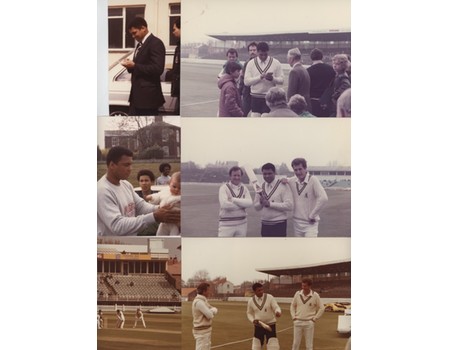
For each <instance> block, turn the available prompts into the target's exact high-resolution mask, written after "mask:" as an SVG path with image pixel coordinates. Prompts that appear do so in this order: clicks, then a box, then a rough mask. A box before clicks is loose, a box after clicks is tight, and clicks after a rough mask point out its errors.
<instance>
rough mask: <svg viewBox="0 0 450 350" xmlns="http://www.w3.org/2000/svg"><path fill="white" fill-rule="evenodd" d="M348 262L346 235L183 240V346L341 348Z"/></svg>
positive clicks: (345, 336) (345, 338)
mask: <svg viewBox="0 0 450 350" xmlns="http://www.w3.org/2000/svg"><path fill="white" fill-rule="evenodd" d="M350 257H351V241H350V238H303V239H298V238H264V239H261V238H248V237H247V238H185V239H183V245H182V260H183V265H182V279H183V286H182V343H183V347H186V348H197V349H235V350H238V349H239V350H241V349H244V348H245V349H252V350H260V349H261V350H262V349H267V350H278V349H292V350H299V349H306V350H312V349H316V350H321V349H322V350H325V349H336V350H340V349H342V350H344V349H349V348H350V340H351V259H350Z"/></svg>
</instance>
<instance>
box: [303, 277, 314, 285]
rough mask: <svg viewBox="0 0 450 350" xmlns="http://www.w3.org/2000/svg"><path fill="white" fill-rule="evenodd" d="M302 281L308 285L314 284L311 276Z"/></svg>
mask: <svg viewBox="0 0 450 350" xmlns="http://www.w3.org/2000/svg"><path fill="white" fill-rule="evenodd" d="M302 283H306V284H307V285H308V286H310V287H311V286H312V283H313V282H312V279H311V278H304V279H302Z"/></svg>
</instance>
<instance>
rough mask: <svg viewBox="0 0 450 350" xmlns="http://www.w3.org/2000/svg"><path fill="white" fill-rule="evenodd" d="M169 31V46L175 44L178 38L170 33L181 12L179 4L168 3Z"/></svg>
mask: <svg viewBox="0 0 450 350" xmlns="http://www.w3.org/2000/svg"><path fill="white" fill-rule="evenodd" d="M169 13H170V15H169V33H170V38H169V45H171V46H175V45H176V44H177V42H178V38H177V37H175V36H174V35H173V33H172V31H173V24H174V23H175V21H176V20H177V19H178V18H180V14H181V4H180V3H177V4H169Z"/></svg>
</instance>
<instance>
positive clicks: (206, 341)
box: [192, 328, 212, 350]
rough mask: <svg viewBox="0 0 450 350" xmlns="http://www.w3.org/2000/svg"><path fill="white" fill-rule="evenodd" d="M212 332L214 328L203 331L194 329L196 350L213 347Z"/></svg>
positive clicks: (205, 349) (208, 349) (207, 349)
mask: <svg viewBox="0 0 450 350" xmlns="http://www.w3.org/2000/svg"><path fill="white" fill-rule="evenodd" d="M211 333H212V328H209V329H206V330H201V331H196V330H195V329H194V330H192V334H193V335H194V339H195V350H210V349H211Z"/></svg>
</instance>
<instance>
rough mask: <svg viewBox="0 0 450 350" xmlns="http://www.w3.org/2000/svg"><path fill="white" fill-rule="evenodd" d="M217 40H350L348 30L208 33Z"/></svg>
mask: <svg viewBox="0 0 450 350" xmlns="http://www.w3.org/2000/svg"><path fill="white" fill-rule="evenodd" d="M208 36H210V37H212V38H215V39H218V40H223V41H225V40H238V41H257V42H258V41H350V40H351V32H350V31H343V32H341V31H328V32H283V33H270V34H208Z"/></svg>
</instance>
